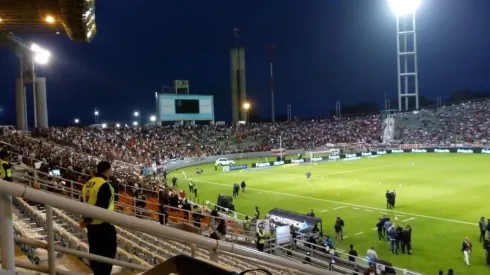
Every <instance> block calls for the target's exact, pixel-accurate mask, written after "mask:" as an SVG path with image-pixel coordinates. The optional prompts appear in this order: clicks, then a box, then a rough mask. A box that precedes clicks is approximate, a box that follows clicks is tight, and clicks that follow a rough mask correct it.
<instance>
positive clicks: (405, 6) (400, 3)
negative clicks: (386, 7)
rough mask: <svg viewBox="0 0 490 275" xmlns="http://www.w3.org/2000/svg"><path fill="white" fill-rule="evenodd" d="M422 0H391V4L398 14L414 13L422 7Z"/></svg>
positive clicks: (400, 15)
mask: <svg viewBox="0 0 490 275" xmlns="http://www.w3.org/2000/svg"><path fill="white" fill-rule="evenodd" d="M421 2H422V1H421V0H390V6H391V9H392V10H393V12H394V13H395V15H396V16H399V17H402V16H405V15H409V14H414V13H415V12H416V11H417V9H418V8H419V7H420V4H421Z"/></svg>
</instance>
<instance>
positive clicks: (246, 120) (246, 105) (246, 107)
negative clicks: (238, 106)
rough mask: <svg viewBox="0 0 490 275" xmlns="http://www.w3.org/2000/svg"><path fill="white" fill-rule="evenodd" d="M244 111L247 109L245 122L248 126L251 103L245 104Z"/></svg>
mask: <svg viewBox="0 0 490 275" xmlns="http://www.w3.org/2000/svg"><path fill="white" fill-rule="evenodd" d="M243 109H245V122H246V123H247V124H248V110H249V109H250V103H248V102H245V103H243Z"/></svg>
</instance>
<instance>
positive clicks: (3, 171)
mask: <svg viewBox="0 0 490 275" xmlns="http://www.w3.org/2000/svg"><path fill="white" fill-rule="evenodd" d="M0 165H1V167H0V177H1V179H3V180H6V181H12V164H11V163H10V154H9V153H8V152H7V151H0Z"/></svg>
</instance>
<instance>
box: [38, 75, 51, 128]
mask: <svg viewBox="0 0 490 275" xmlns="http://www.w3.org/2000/svg"><path fill="white" fill-rule="evenodd" d="M35 97H36V102H35V103H36V109H35V110H36V115H37V127H39V128H48V127H49V124H48V101H47V98H46V78H44V77H38V78H36V95H35Z"/></svg>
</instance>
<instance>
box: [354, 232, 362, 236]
mask: <svg viewBox="0 0 490 275" xmlns="http://www.w3.org/2000/svg"><path fill="white" fill-rule="evenodd" d="M361 234H364V232H357V233H356V234H354V236H357V235H361Z"/></svg>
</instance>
